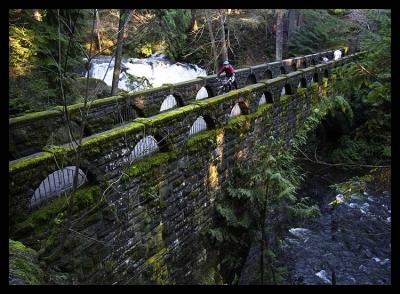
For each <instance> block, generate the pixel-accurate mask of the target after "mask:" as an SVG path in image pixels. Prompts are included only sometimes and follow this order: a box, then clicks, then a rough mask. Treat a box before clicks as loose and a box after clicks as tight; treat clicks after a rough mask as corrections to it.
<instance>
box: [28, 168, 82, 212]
mask: <svg viewBox="0 0 400 294" xmlns="http://www.w3.org/2000/svg"><path fill="white" fill-rule="evenodd" d="M75 169H76V166H67V167H65V168H63V169H60V170H57V171H55V172H53V173H51V174H49V175H48V176H47V177H46V178H45V179H44V180H43V181H42V182H41V183H40V185H39V187H38V188H37V189H36V190H35V192H34V193H33V195H32V197H31V203H30V204H31V208H33V207H36V206H38V205H39V204H40V203H41V202H43V201H44V200H47V199H51V198H54V197H56V196H59V195H60V194H62V193H64V192H68V191H70V190H71V189H72V185H73V182H74V176H75ZM86 182H87V178H86V175H85V173H84V172H83V171H82V170H81V169H80V168H78V181H77V187H80V186H82V185H83V184H84V183H86Z"/></svg>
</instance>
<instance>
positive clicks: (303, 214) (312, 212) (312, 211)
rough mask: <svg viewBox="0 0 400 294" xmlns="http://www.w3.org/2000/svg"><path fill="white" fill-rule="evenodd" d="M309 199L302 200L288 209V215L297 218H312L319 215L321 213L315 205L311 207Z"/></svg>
mask: <svg viewBox="0 0 400 294" xmlns="http://www.w3.org/2000/svg"><path fill="white" fill-rule="evenodd" d="M308 202H309V198H302V199H301V200H300V201H299V202H297V203H296V204H294V205H292V206H290V207H289V208H288V213H289V215H290V216H292V217H294V218H296V219H298V218H313V217H318V216H320V215H321V211H320V210H319V207H318V206H317V205H315V204H314V205H311V204H310V203H308Z"/></svg>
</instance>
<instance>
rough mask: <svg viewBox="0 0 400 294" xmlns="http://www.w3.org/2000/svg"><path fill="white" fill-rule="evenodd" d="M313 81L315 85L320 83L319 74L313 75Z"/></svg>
mask: <svg viewBox="0 0 400 294" xmlns="http://www.w3.org/2000/svg"><path fill="white" fill-rule="evenodd" d="M312 81H313V82H314V83H319V75H318V73H314V74H313V77H312Z"/></svg>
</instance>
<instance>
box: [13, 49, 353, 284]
mask: <svg viewBox="0 0 400 294" xmlns="http://www.w3.org/2000/svg"><path fill="white" fill-rule="evenodd" d="M358 54H359V53H356V54H353V55H348V56H344V57H343V58H341V59H339V60H337V61H333V60H331V61H329V62H327V63H323V64H322V63H321V64H317V63H318V61H319V57H321V56H327V57H328V58H329V59H332V51H328V52H323V53H317V54H313V55H309V56H304V57H298V58H293V59H288V60H284V61H279V62H274V63H269V64H265V65H259V66H255V67H251V68H246V69H240V70H238V81H239V85H240V86H241V88H240V89H238V90H234V91H231V92H229V93H227V94H224V95H220V96H215V97H213V95H214V92H215V87H216V84H215V83H216V81H215V76H207V77H204V78H199V79H196V80H193V81H188V82H184V83H180V84H174V85H168V86H164V87H160V88H156V89H152V90H147V91H142V92H139V93H134V94H129V95H124V96H117V97H110V98H105V99H101V100H97V101H95V102H93V103H92V106H91V112H93V113H94V114H93V116H92V115H91V114H90V122H89V125H88V133H87V136H86V137H85V138H84V140H83V142H82V145H81V147H80V150H81V155H80V160H81V165H80V166H79V172H80V174H79V177H78V180H79V184H80V185H81V186H80V188H79V189H78V190H77V191H76V192H75V193H74V195H75V196H74V199H75V204H76V205H75V206H76V207H74V209H73V211H72V214H73V221H72V224H73V226H72V229H70V232H69V237H68V242H66V243H65V244H64V246H63V247H62V248H58V250H61V252H63V254H62V256H63V258H62V259H54V258H52V255H51V254H50V255H47V256H45V257H44V259H46V260H47V261H48V262H50V263H51V262H53V263H57V266H58V267H59V268H60V270H62V271H66V272H74V273H76V275H77V277H76V279H77V280H78V281H81V282H86V283H100V282H101V283H104V282H105V281H106V280H107V277H111V276H112V277H114V278H113V281H114V282H115V283H120V284H127V283H156V284H162V283H178V284H184V283H202V282H204V281H201V278H200V277H204V276H207V275H209V273H210V268H211V266H210V264H211V263H212V262H211V261H210V260H212V256H210V254H209V252H208V251H207V244H204V242H203V238H204V235H205V233H206V232H207V230H208V229H209V228H210V226H211V224H212V223H213V215H214V202H215V199H216V198H217V197H218V195H220V194H221V193H222V192H223V191H224V185H223V183H224V182H226V181H227V180H228V179H229V175H230V174H229V168H230V167H232V166H233V165H234V164H235V162H239V161H246V160H247V159H249V158H250V157H251V156H252V155H253V150H254V149H255V146H257V145H260V144H268V140H269V138H270V136H274V137H275V138H279V139H283V140H285V141H286V142H289V140H290V139H291V138H293V136H294V135H295V134H296V130H298V129H299V128H300V127H301V126H302V124H303V122H304V121H305V119H306V118H307V117H308V116H309V115H310V113H311V109H312V107H313V106H314V105H317V104H318V101H319V97H320V95H326V91H327V85H328V84H329V79H330V78H331V71H332V69H334V68H335V67H337V66H341V65H343V64H346V63H349V62H352V61H353V60H354V59H355V58H357V55H358ZM312 60H315V61H314V63H315V65H313V62H312ZM283 72H284V73H283ZM202 87H205V89H206V90H207V93H208V95H209V96H211V97H205V98H203V99H196V97H195V96H196V94H197V92H198V91H199V90H200V89H201V88H202ZM171 93H172V95H173V96H174V97H175V98H176V101H177V105H176V107H175V108H174V109H171V110H167V111H164V112H162V113H159V111H160V108H161V106H162V104H163V101H164V99H165V98H166V96H168V95H171ZM81 107H82V105H73V106H71V107H69V115H70V116H71V118H72V119H73V120H75V121H76V123H77V124H79V115H78V114H77V113H79V110H80V109H81ZM117 109H120V110H121V109H125V110H126V113H129V115H130V116H127V118H126V119H125V120H124V121H121V120H118V119H115V117H114V115H115V112H116V110H117ZM128 109H129V111H128ZM125 110H123V111H122V113H124V111H125ZM146 116H148V117H146ZM127 121H129V122H127ZM122 122H124V124H122V125H121V123H122ZM63 123H64V122H63V114H62V113H60V112H59V111H58V110H57V109H55V110H49V111H47V112H43V113H36V114H33V115H27V116H25V117H19V118H15V119H12V120H10V136H11V137H10V139H11V138H12V140H14V141H12V142H14V143H15V144H17V143H16V140H17V137H18V136H21V134H26V135H28V136H29V135H33V133H35V134H37V137H36V138H39V137H40V135H41V136H43V137H46V136H49V134H51V132H53V131H54V129H56V128H59V127H61V126H62V124H63ZM92 132H93V133H94V134H92ZM19 139H20V141H19V142H22V141H23V140H22V139H21V138H19ZM45 141H46V140H43V141H40V140H39V139H38V140H36V141H34V142H33V143H32V145H30V146H28V145H29V144H28V143H27V142H25V143H24V142H22V143H21V145H19V146H25V147H21V149H18V148H19V147H16V149H15V150H16V152H20V153H19V154H25V155H26V154H28V156H25V157H23V158H20V159H17V160H13V161H11V162H10V163H9V175H10V177H9V221H10V228H9V229H10V234H11V237H12V238H14V239H24V238H27V239H26V242H27V243H28V244H29V245H31V246H33V247H34V246H37V245H38V243H35V242H37V241H35V240H33V239H32V238H31V239H29V237H26V236H31V235H35V234H38V232H40V233H41V235H40V236H42V237H43V236H45V237H46V238H45V239H46V240H47V241H46V240H45V244H46V246H47V248H50V249H51V248H52V246H56V245H55V244H57V242H56V241H55V240H54V239H55V232H57V228H58V224H59V223H62V222H63V221H64V218H65V213H64V214H63V213H61V211H62V210H61V208H60V207H63V205H65V202H66V199H67V196H65V195H61V196H60V195H59V194H60V190H62V189H64V190H67V189H68V187H69V186H70V184H71V183H72V181H71V179H72V176H71V171H73V166H74V162H75V154H76V152H75V151H74V148H75V147H74V146H72V145H70V144H68V143H67V144H64V145H60V146H53V147H49V148H47V149H46V151H45V152H38V153H35V154H30V155H29V153H31V152H34V151H36V150H37V149H35V148H38V149H41V148H42V147H43V146H44V145H46V144H47V143H46V142H45ZM10 144H11V142H10ZM16 146H18V144H17V145H16ZM16 154H17V153H16ZM72 175H73V172H72ZM55 196H58V197H55ZM43 226H44V227H45V228H47V229H43ZM35 236H36V235H35ZM42 244H43V243H42Z"/></svg>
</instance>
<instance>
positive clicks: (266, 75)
mask: <svg viewBox="0 0 400 294" xmlns="http://www.w3.org/2000/svg"><path fill="white" fill-rule="evenodd" d="M272 78H273V75H272V71H271V70H269V69H267V70H266V71H265V72H264V73H263V79H272Z"/></svg>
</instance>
